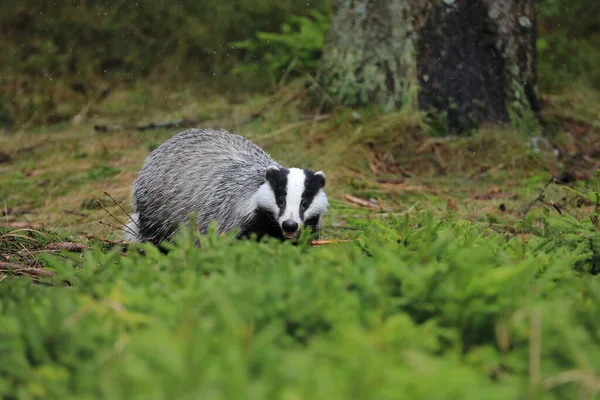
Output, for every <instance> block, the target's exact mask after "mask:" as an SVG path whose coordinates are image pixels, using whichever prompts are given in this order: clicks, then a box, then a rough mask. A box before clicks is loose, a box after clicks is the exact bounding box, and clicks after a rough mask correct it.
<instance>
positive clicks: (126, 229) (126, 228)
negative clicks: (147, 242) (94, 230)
mask: <svg viewBox="0 0 600 400" xmlns="http://www.w3.org/2000/svg"><path fill="white" fill-rule="evenodd" d="M105 193H106V192H105ZM96 203H98V205H99V206H100V207H102V209H103V210H104V211H106V212H107V214H108V215H110V216H111V217H113V218H114V220H115V221H117V222H118V223H120V224H121V225H122V226H123V228H119V227H117V228H118V229H120V230H122V231H124V232H125V231H127V232H129V233H131V234H132V235H135V232H134V231H133V230H132V229H131V228H130V227H128V226H127V224H124V223H123V221H121V220H120V219H119V218H117V217H115V216H114V215H113V214H112V213H111V212H110V211H108V210H107V209H106V207H104V206H103V205H102V203H100V201H98V200H96ZM107 225H109V226H112V225H110V224H107Z"/></svg>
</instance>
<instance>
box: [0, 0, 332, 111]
mask: <svg viewBox="0 0 600 400" xmlns="http://www.w3.org/2000/svg"><path fill="white" fill-rule="evenodd" d="M328 9H329V1H324V2H318V3H315V4H312V3H310V2H307V1H305V0H281V1H277V2H276V3H274V2H272V1H270V0H243V1H237V0H236V1H227V2H223V1H220V0H203V1H193V0H184V1H177V2H172V1H167V0H145V1H143V2H132V1H127V0H115V1H110V2H108V1H91V0H68V1H66V0H61V1H53V2H36V1H33V0H7V1H3V2H2V3H1V4H0V31H1V32H2V35H0V47H2V57H1V58H0V71H2V73H0V122H2V120H6V119H7V118H8V117H10V119H9V122H22V121H27V120H32V121H35V122H55V121H57V120H61V119H65V118H67V117H68V116H64V115H59V113H57V112H56V110H57V109H58V108H59V106H60V105H61V103H63V102H76V103H81V100H82V98H83V97H85V98H88V99H89V96H90V95H91V94H92V93H93V90H94V83H97V82H102V83H103V84H110V85H115V84H119V83H130V82H132V81H138V80H140V79H142V78H146V77H148V76H152V75H157V76H160V77H161V79H162V80H163V83H164V84H165V85H168V83H169V82H171V81H173V80H175V81H176V80H177V79H180V78H181V77H185V78H186V79H190V78H191V79H196V80H200V79H203V80H206V82H203V83H204V86H208V87H210V86H214V85H221V86H225V87H226V88H231V87H232V85H234V84H235V83H234V82H232V81H231V79H232V77H231V75H230V74H229V72H231V69H232V68H233V67H234V66H235V65H236V63H238V62H239V61H240V55H241V54H240V53H241V52H240V51H238V50H236V49H234V48H232V47H231V46H230V43H232V42H238V41H243V40H247V39H251V38H254V37H255V34H256V33H257V32H275V31H277V29H279V27H280V26H281V25H282V24H283V23H284V22H285V21H288V20H289V19H290V17H291V16H298V17H291V18H296V20H298V18H302V16H306V15H309V13H311V12H312V13H321V14H317V15H323V14H322V13H324V12H326V11H327V10H328ZM300 21H302V20H301V19H300ZM307 26H309V25H307ZM300 38H301V39H302V40H306V39H310V40H313V41H314V40H315V39H313V38H311V36H310V32H305V33H302V36H301V37H300ZM312 46H313V47H314V45H312ZM301 57H303V56H301ZM171 83H172V82H171ZM73 85H76V86H77V87H78V88H79V89H78V90H73ZM82 91H85V92H86V93H81V92H82Z"/></svg>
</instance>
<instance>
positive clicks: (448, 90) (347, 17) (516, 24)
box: [317, 0, 539, 132]
mask: <svg viewBox="0 0 600 400" xmlns="http://www.w3.org/2000/svg"><path fill="white" fill-rule="evenodd" d="M535 39H536V25H535V8H534V0H443V1H442V0H337V1H336V2H335V4H334V16H333V21H332V27H331V29H330V31H329V34H328V36H327V38H326V41H325V46H324V48H323V56H322V59H321V62H320V65H319V69H318V72H317V81H318V82H319V84H320V85H321V86H322V87H323V88H325V90H326V91H327V93H328V95H329V97H330V99H331V100H333V101H334V102H338V103H341V104H344V105H348V106H362V105H367V104H377V105H379V106H381V107H383V108H384V109H385V110H388V111H389V110H393V109H398V108H400V107H403V106H410V105H413V104H414V103H415V102H416V101H417V100H418V107H419V108H420V109H421V110H424V111H428V112H429V113H430V114H431V115H435V116H436V118H440V117H441V118H443V119H444V121H445V123H446V126H447V128H448V130H449V131H451V132H462V131H465V130H468V129H470V128H471V127H474V126H477V125H479V124H480V123H483V122H507V121H509V120H510V117H511V115H523V114H526V113H527V112H528V111H533V114H534V115H537V114H538V112H539V106H538V102H537V97H536V84H537V82H536V68H535V66H536V61H537V60H536V49H535ZM417 87H418V88H419V90H418V95H417V90H416V89H417Z"/></svg>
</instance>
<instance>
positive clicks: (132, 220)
mask: <svg viewBox="0 0 600 400" xmlns="http://www.w3.org/2000/svg"><path fill="white" fill-rule="evenodd" d="M104 194H105V195H107V196H108V197H109V198H110V199H111V200H112V201H113V202H114V203H115V204H116V205H117V207H119V208H120V209H121V211H123V212H124V213H125V215H127V217H128V218H129V220H130V221H131V222H133V224H134V225H135V226H137V227H138V229H139V228H140V226H139V225H138V223H137V222H136V221H135V220H134V219H133V218H132V217H131V215H130V214H129V213H128V212H127V211H125V209H124V208H123V207H122V206H121V204H119V203H118V202H117V201H116V200H115V199H113V197H112V196H111V195H110V194H109V193H108V192H104Z"/></svg>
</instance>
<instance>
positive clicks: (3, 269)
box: [0, 262, 55, 278]
mask: <svg viewBox="0 0 600 400" xmlns="http://www.w3.org/2000/svg"><path fill="white" fill-rule="evenodd" d="M8 272H12V273H13V274H14V275H17V276H29V277H31V278H45V277H50V276H54V275H55V272H54V271H49V270H47V269H44V268H34V267H27V266H25V265H20V264H14V263H7V262H0V273H4V274H6V273H8Z"/></svg>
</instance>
